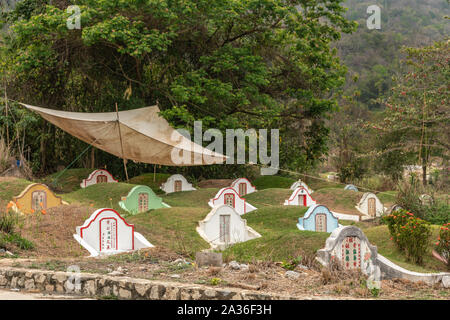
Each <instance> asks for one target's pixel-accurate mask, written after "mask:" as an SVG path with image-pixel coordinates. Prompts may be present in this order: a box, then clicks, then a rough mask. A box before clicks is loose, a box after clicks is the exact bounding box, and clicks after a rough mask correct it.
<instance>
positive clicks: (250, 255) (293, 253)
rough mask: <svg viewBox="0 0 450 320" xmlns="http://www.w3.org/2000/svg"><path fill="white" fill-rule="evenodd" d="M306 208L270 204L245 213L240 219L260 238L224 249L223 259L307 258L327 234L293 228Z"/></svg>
mask: <svg viewBox="0 0 450 320" xmlns="http://www.w3.org/2000/svg"><path fill="white" fill-rule="evenodd" d="M306 209H307V208H302V207H296V206H271V207H262V208H260V209H258V210H256V211H252V212H249V213H247V214H245V215H244V216H243V218H244V219H246V220H247V224H248V225H249V226H250V227H252V228H253V229H255V230H256V231H257V232H258V233H260V234H261V236H262V237H261V238H258V239H254V240H250V241H246V242H243V243H238V244H235V245H233V246H231V247H230V248H228V249H226V250H225V251H224V258H225V259H226V260H237V261H242V262H251V261H256V260H260V261H272V262H278V261H288V260H290V259H294V258H297V257H299V256H301V257H308V258H310V256H311V255H314V254H315V252H316V251H317V250H318V249H321V248H322V247H323V246H324V244H325V240H326V238H328V236H329V234H328V233H323V232H312V231H300V230H298V229H297V226H296V224H297V222H298V218H299V217H302V216H303V215H304V214H305V212H306Z"/></svg>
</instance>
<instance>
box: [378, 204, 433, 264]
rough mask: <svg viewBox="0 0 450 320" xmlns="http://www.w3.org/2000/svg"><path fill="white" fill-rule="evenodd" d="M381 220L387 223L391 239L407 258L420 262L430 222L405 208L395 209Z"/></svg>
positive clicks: (425, 246) (429, 231) (426, 247)
mask: <svg viewBox="0 0 450 320" xmlns="http://www.w3.org/2000/svg"><path fill="white" fill-rule="evenodd" d="M383 220H384V221H385V222H386V223H387V225H388V228H389V232H390V234H391V237H392V238H391V239H392V240H394V241H395V243H396V245H397V247H398V248H399V249H400V250H402V251H404V252H405V253H406V256H407V258H408V260H410V261H413V262H415V263H417V264H422V263H423V257H424V256H425V255H426V254H427V251H428V244H429V241H430V236H431V226H430V223H429V222H427V221H425V220H422V219H420V218H418V217H415V216H414V215H413V214H412V213H411V212H408V211H406V210H398V211H395V212H393V213H392V214H390V215H387V216H385V217H383Z"/></svg>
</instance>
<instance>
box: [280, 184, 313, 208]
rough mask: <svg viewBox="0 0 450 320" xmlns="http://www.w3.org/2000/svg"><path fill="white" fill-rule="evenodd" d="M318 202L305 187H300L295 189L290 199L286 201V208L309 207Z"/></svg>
mask: <svg viewBox="0 0 450 320" xmlns="http://www.w3.org/2000/svg"><path fill="white" fill-rule="evenodd" d="M316 203H317V202H316V200H314V199H313V198H312V197H311V195H310V194H309V192H308V190H307V189H305V188H304V187H298V188H297V189H295V190H294V191H293V192H292V194H291V196H290V197H289V199H287V200H285V201H284V205H285V206H305V207H309V206H312V205H313V204H316Z"/></svg>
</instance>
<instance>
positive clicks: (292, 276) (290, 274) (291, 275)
mask: <svg viewBox="0 0 450 320" xmlns="http://www.w3.org/2000/svg"><path fill="white" fill-rule="evenodd" d="M284 276H285V277H286V278H288V279H291V280H296V279H298V278H299V277H300V273H298V272H295V271H292V270H289V271H286V273H285V274H284Z"/></svg>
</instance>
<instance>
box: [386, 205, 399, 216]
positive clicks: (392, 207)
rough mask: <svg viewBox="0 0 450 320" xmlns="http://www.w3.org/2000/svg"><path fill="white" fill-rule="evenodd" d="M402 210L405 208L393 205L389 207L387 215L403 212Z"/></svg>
mask: <svg viewBox="0 0 450 320" xmlns="http://www.w3.org/2000/svg"><path fill="white" fill-rule="evenodd" d="M402 209H403V208H402V207H401V206H400V205H398V204H393V205H392V206H390V207H389V209H387V211H386V214H391V213H393V212H395V211H398V210H402Z"/></svg>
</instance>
